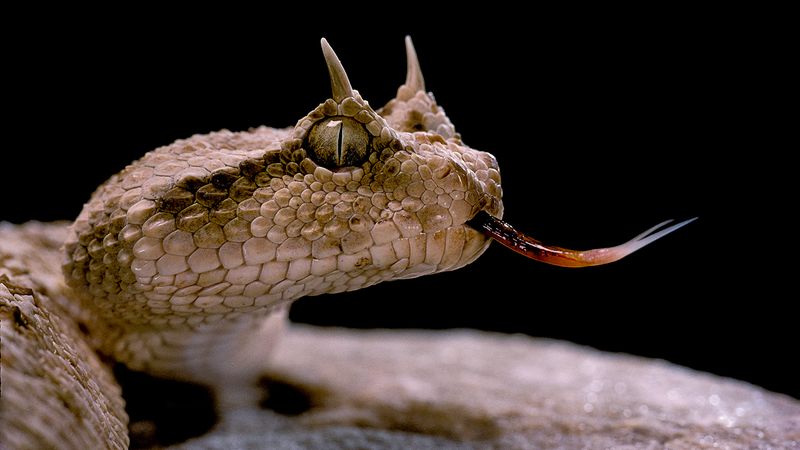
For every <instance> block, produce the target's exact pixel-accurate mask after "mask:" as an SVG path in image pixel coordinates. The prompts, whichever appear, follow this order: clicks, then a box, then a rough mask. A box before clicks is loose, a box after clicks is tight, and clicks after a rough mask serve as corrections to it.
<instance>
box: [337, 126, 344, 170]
mask: <svg viewBox="0 0 800 450" xmlns="http://www.w3.org/2000/svg"><path fill="white" fill-rule="evenodd" d="M343 134H344V123H342V124H340V125H339V141H338V142H337V143H336V153H337V159H338V160H339V164H340V165H341V164H343V163H344V161H342V156H343V154H342V153H343V152H342V140H343V139H344V136H343Z"/></svg>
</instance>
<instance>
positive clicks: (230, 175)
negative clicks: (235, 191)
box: [211, 168, 239, 189]
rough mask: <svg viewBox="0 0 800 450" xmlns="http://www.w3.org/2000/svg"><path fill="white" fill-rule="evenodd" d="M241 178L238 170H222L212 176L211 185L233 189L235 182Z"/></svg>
mask: <svg viewBox="0 0 800 450" xmlns="http://www.w3.org/2000/svg"><path fill="white" fill-rule="evenodd" d="M238 178H239V171H238V170H236V169H229V168H226V169H221V170H218V171H216V172H214V173H212V174H211V184H213V185H214V186H216V187H218V188H220V189H227V188H229V187H231V185H232V184H233V182H234V181H236V180H237V179H238Z"/></svg>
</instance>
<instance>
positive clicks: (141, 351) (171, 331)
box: [87, 306, 288, 385]
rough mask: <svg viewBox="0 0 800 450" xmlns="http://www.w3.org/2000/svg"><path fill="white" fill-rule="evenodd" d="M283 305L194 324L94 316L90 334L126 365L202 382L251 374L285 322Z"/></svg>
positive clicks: (107, 353)
mask: <svg viewBox="0 0 800 450" xmlns="http://www.w3.org/2000/svg"><path fill="white" fill-rule="evenodd" d="M287 313H288V306H279V307H276V308H272V309H265V310H261V311H259V312H258V313H255V314H248V315H242V316H240V317H236V318H227V319H226V320H220V321H219V322H216V323H210V324H209V323H204V324H201V325H199V326H188V325H182V326H175V327H163V326H131V325H129V324H122V323H115V322H114V321H109V320H103V319H102V318H100V317H96V318H94V319H93V320H92V321H91V324H92V325H91V326H89V327H87V328H88V329H89V333H88V334H89V340H90V342H92V343H93V344H94V346H95V347H96V349H97V350H98V352H100V353H101V354H103V355H105V356H108V357H110V358H111V359H113V360H115V361H118V362H120V363H123V364H124V365H125V366H127V367H128V368H129V369H131V370H135V371H141V372H147V373H150V374H152V375H156V376H160V377H165V378H172V379H178V380H182V381H190V382H195V383H201V384H206V385H220V384H221V383H222V382H221V381H220V380H226V381H227V380H231V379H239V380H252V379H254V378H255V377H257V376H258V375H259V373H260V372H261V371H262V370H263V368H264V364H265V363H266V362H267V361H268V359H269V356H270V353H271V352H272V349H273V348H274V347H275V344H276V343H277V342H278V340H279V337H280V336H281V335H282V334H283V331H284V329H285V327H286V324H287V315H288V314H287Z"/></svg>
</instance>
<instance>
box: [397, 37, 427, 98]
mask: <svg viewBox="0 0 800 450" xmlns="http://www.w3.org/2000/svg"><path fill="white" fill-rule="evenodd" d="M406 65H407V67H408V69H407V71H406V82H405V84H404V85H403V86H402V87H401V88H400V90H399V91H398V94H399V95H398V97H400V96H403V97H406V96H407V97H408V98H411V97H413V96H414V94H416V93H417V92H419V91H422V92H425V79H424V78H423V77H422V70H421V69H420V68H419V59H417V51H416V50H414V43H413V42H411V36H406ZM408 98H402V99H401V100H408Z"/></svg>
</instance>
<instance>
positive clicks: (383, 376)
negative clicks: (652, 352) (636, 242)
mask: <svg viewBox="0 0 800 450" xmlns="http://www.w3.org/2000/svg"><path fill="white" fill-rule="evenodd" d="M267 375H268V376H269V377H270V378H271V379H273V380H280V381H283V382H284V383H286V384H289V385H291V386H294V387H296V388H297V389H298V390H299V391H300V392H304V393H305V394H307V395H308V401H309V405H310V409H309V410H308V411H306V412H304V413H302V414H299V415H296V416H292V417H287V416H280V415H277V414H275V413H273V412H271V411H266V410H263V409H262V410H259V409H255V408H253V409H247V408H242V409H235V410H231V411H227V412H224V413H223V420H222V423H221V424H220V425H219V426H218V427H217V428H216V429H215V430H214V431H213V432H212V433H211V434H209V435H206V436H204V437H201V438H199V439H195V440H192V441H189V442H187V443H185V444H184V445H182V446H180V448H234V447H236V448H281V449H282V448H287V449H289V448H342V449H345V448H525V449H527V448H531V449H582V448H591V449H595V448H598V449H599V448H614V449H660V448H668V449H696V448H709V449H711V448H728V449H754V448H776V449H777V448H781V449H783V448H789V449H790V448H800V402H797V401H795V400H793V399H790V398H788V397H785V396H781V395H777V394H772V393H769V392H766V391H764V390H762V389H760V388H757V387H754V386H751V385H748V384H745V383H741V382H737V381H734V380H729V379H724V378H720V377H716V376H712V375H708V374H703V373H699V372H695V371H691V370H688V369H685V368H682V367H679V366H675V365H671V364H668V363H665V362H661V361H654V360H649V359H644V358H637V357H633V356H627V355H615V354H608V353H602V352H598V351H596V350H593V349H589V348H585V347H579V346H576V345H572V344H567V343H563V342H557V341H549V340H543V339H533V338H530V337H525V336H508V335H501V334H492V333H482V332H477V331H466V330H456V331H446V332H434V331H353V330H343V329H319V328H310V327H295V328H294V329H293V330H292V331H291V332H290V333H289V334H288V336H287V337H286V339H285V341H284V342H283V343H282V344H281V345H280V346H279V349H278V353H277V355H276V357H275V360H274V361H273V364H272V367H271V368H270V369H269V370H268V372H267Z"/></svg>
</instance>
